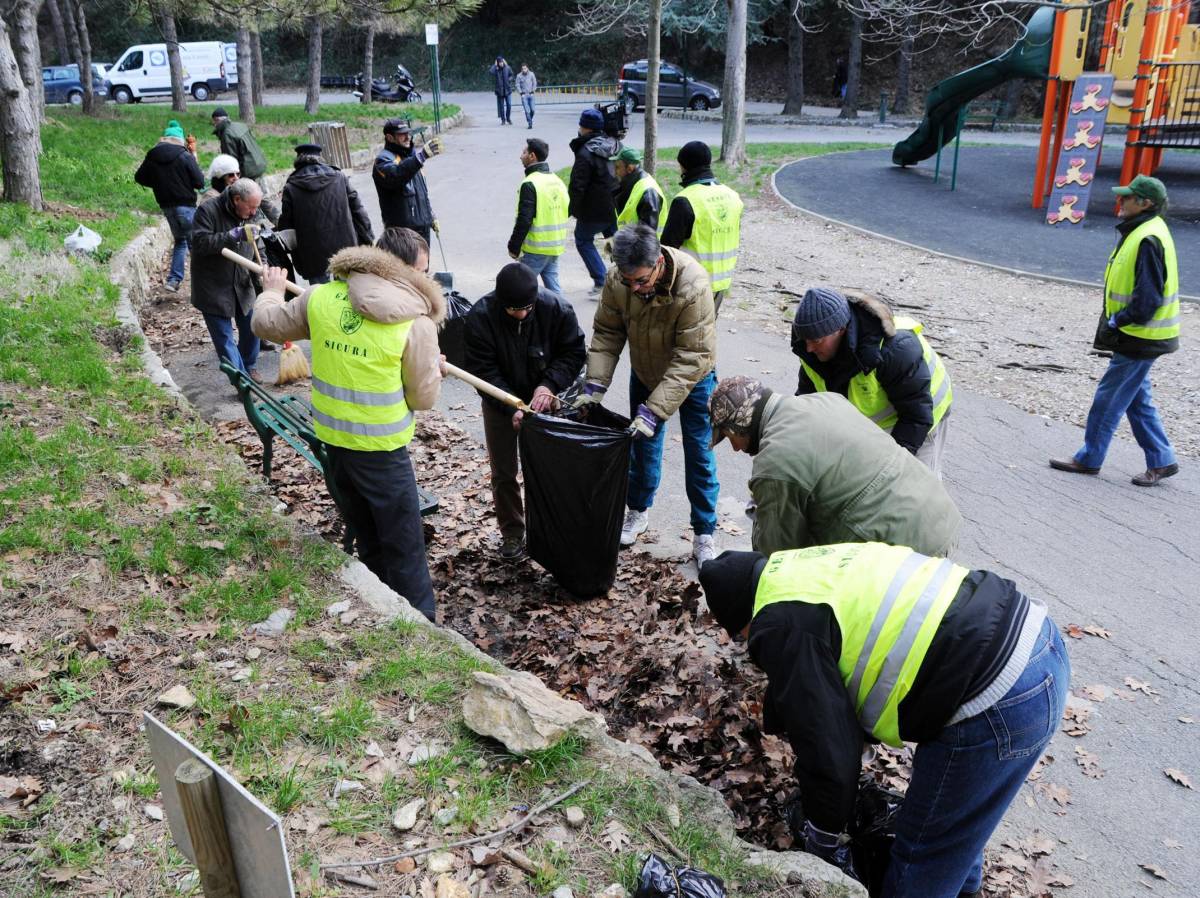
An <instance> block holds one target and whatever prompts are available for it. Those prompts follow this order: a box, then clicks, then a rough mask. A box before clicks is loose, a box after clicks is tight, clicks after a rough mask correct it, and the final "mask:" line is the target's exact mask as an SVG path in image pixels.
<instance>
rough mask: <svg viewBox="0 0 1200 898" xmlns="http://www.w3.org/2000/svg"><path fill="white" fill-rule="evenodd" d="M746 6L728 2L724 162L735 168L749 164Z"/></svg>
mask: <svg viewBox="0 0 1200 898" xmlns="http://www.w3.org/2000/svg"><path fill="white" fill-rule="evenodd" d="M746 4H747V0H726V8H727V9H728V10H729V15H728V18H727V20H726V27H727V28H728V31H727V32H726V35H725V83H724V85H723V89H722V91H721V93H722V97H721V105H722V107H723V108H724V110H725V114H724V115H723V116H722V119H721V160H722V161H723V162H724V163H725V164H726V165H728V166H730V167H731V168H740V167H741V166H742V165H743V164H745V162H746Z"/></svg>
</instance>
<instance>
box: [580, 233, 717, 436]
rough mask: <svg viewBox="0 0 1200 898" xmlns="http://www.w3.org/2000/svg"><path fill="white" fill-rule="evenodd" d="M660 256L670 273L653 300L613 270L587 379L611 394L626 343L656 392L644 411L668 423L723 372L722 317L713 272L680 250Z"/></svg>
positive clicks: (640, 376)
mask: <svg viewBox="0 0 1200 898" xmlns="http://www.w3.org/2000/svg"><path fill="white" fill-rule="evenodd" d="M662 251H663V255H664V256H665V257H666V258H667V260H668V269H669V270H668V271H667V272H666V273H665V276H664V278H663V283H660V284H659V285H658V290H657V292H656V293H655V295H654V296H653V297H651V298H650V299H649V300H645V299H642V298H641V297H640V296H638V295H637V294H636V293H634V292H633V291H632V290H631V289H629V288H628V287H626V286H625V285H624V284H623V283H622V282H621V278H620V276H619V275H618V273H617V269H616V267H615V266H614V267H612V268H610V269H609V272H608V277H607V278H606V279H605V281H604V291H603V292H602V293H601V295H600V307H599V308H598V309H596V317H595V320H594V321H593V322H592V342H591V345H590V346H589V347H588V355H587V379H588V380H589V381H590V382H592V383H596V384H600V385H601V386H603V387H605V388H607V387H608V386H609V384H610V383H612V378H613V372H614V371H615V370H616V368H617V360H618V359H620V357H621V351H622V350H623V349H624V348H625V344H626V343H627V342H628V343H629V362H630V365H631V366H632V367H633V373H634V374H635V375H637V379H638V380H640V381H641V382H642V383H643V384H645V385H646V386H647V387H649V388H650V398H649V399H647V400H646V405H647V406H648V407H649V409H650V411H652V412H654V414H655V415H657V416H658V417H659V418H660V419H662V420H664V421H665V420H666V419H667V418H670V417H671V416H672V415H673V414H675V411H676V410H677V409H678V408H679V406H681V405H683V401H684V400H685V399H687V397H688V394H689V393H690V392H691V391H692V387H694V386H696V384H697V383H699V382H700V380H702V379H703V378H704V377H705V376H706V375H707V374H708V373H709V372H710V371H712V370H713V369H714V368H716V366H717V314H716V310H715V308H714V307H713V295H712V287H711V286H710V284H709V280H708V272H706V271H705V270H704V268H703V267H702V266H701V265H700V263H699V262H697V261H696V260H695V259H693V258H692V257H691V256H689V255H688V254H687V253H685V252H683V251H682V250H678V249H672V248H670V247H667V246H664V247H663V248H662Z"/></svg>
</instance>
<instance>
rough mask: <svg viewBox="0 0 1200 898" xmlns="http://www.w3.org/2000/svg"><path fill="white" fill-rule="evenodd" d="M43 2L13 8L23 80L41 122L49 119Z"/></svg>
mask: <svg viewBox="0 0 1200 898" xmlns="http://www.w3.org/2000/svg"><path fill="white" fill-rule="evenodd" d="M41 8H42V0H19V2H18V3H17V4H16V5H15V6H14V7H13V13H12V14H13V16H14V18H13V29H14V31H15V35H14V36H15V38H16V42H15V43H14V45H13V52H14V54H15V55H16V57H17V65H18V66H19V67H20V69H21V80H22V81H24V82H25V89H26V90H28V91H29V102H30V104H31V105H32V106H33V112H34V115H36V116H37V120H38V122H39V123H40V122H43V121H45V119H46V94H45V87H44V85H43V84H42V45H41V42H40V41H39V40H38V13H39V12H40V11H41ZM38 150H39V151H40V150H41V133H40V129H39V134H38Z"/></svg>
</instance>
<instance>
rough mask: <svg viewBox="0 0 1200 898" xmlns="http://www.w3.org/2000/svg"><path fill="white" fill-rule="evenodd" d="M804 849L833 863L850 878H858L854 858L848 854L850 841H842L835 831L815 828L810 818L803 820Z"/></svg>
mask: <svg viewBox="0 0 1200 898" xmlns="http://www.w3.org/2000/svg"><path fill="white" fill-rule="evenodd" d="M804 850H805V851H807V852H808V853H809V854H815V855H816V856H817V857H819V858H821V860H823V861H827V862H828V863H830V864H833V865H834V866H835V867H837V868H838V869H839V870H841V871H842V872H843V873H845V874H846V875H847V876H849V877H850V878H851V879H858V871H857V870H855V869H854V858H853V857H851V854H850V843H849V842H843V841H842V837H841V836H840V835H838V834H837V833H827V832H825V830H823V829H817V827H815V826H813V824H812V821H811V820H805V821H804Z"/></svg>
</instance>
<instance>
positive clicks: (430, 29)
mask: <svg viewBox="0 0 1200 898" xmlns="http://www.w3.org/2000/svg"><path fill="white" fill-rule="evenodd" d="M437 42H438V27H437V23H436V22H431V23H430V24H428V25H426V26H425V43H426V44H428V45H429V46H431V47H432V46H433V45H434V44H436V43H437Z"/></svg>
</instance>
